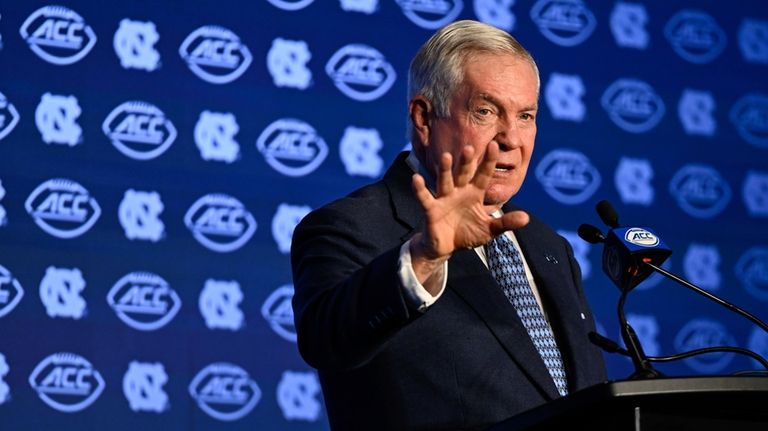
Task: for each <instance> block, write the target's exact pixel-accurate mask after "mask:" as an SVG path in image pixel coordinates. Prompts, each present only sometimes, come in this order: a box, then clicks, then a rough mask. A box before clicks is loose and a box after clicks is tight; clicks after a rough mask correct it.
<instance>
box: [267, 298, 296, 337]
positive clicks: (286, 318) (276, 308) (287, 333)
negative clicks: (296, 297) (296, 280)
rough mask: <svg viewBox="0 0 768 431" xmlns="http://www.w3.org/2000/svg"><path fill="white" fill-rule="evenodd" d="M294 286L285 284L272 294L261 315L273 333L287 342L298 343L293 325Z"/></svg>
mask: <svg viewBox="0 0 768 431" xmlns="http://www.w3.org/2000/svg"><path fill="white" fill-rule="evenodd" d="M292 299H293V285H292V284H285V285H282V286H280V287H278V288H277V289H275V290H274V292H272V293H271V294H270V295H269V297H268V298H267V299H266V301H264V304H263V305H262V306H261V315H262V316H263V317H264V319H265V320H266V321H267V323H269V326H270V327H271V328H272V330H273V331H275V333H276V334H277V335H279V336H280V337H282V338H283V339H284V340H286V341H290V342H293V343H295V342H296V326H295V325H294V323H293V307H292V306H291V300H292Z"/></svg>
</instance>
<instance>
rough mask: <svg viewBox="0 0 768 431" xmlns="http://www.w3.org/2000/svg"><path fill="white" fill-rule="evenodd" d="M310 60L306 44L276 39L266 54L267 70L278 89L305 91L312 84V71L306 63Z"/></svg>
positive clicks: (299, 41)
mask: <svg viewBox="0 0 768 431" xmlns="http://www.w3.org/2000/svg"><path fill="white" fill-rule="evenodd" d="M310 58H312V53H310V52H309V46H308V45H307V42H304V41H303V40H287V39H282V38H279V37H278V38H277V39H275V40H273V41H272V47H271V48H270V49H269V53H267V68H268V69H269V74H270V75H272V81H273V82H274V83H275V85H276V86H278V87H293V88H298V89H299V90H306V89H307V87H309V85H310V84H311V83H312V71H311V70H309V68H308V67H307V62H308V61H309V59H310Z"/></svg>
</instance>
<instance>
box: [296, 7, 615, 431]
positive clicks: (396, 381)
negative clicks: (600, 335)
mask: <svg viewBox="0 0 768 431" xmlns="http://www.w3.org/2000/svg"><path fill="white" fill-rule="evenodd" d="M539 87H540V82H539V75H538V68H537V66H536V63H535V62H534V60H533V58H532V57H531V55H530V54H529V53H528V52H527V51H526V50H525V49H524V48H523V47H522V46H521V45H520V44H519V43H518V42H517V40H515V39H514V38H513V37H512V36H510V35H509V34H507V33H506V32H504V31H501V30H499V29H496V28H494V27H491V26H488V25H485V24H481V23H478V22H474V21H459V22H456V23H453V24H450V25H448V26H446V27H445V28H443V29H441V30H439V31H438V32H437V33H436V34H435V35H433V36H432V37H431V38H430V39H429V40H428V41H427V42H426V43H425V44H424V45H423V46H422V47H421V49H420V50H419V52H418V53H417V54H416V56H415V58H414V60H413V62H412V64H411V68H410V75H409V104H408V112H409V117H410V128H411V137H412V143H413V151H411V152H410V153H404V154H402V155H401V156H400V157H398V159H397V160H396V161H395V162H394V163H393V165H392V166H391V167H390V169H389V170H388V171H387V173H386V174H385V176H384V178H383V179H382V180H381V181H378V182H376V183H374V184H371V185H369V186H367V187H364V188H362V189H360V190H357V191H355V192H353V193H352V194H350V195H349V196H346V197H344V198H342V199H340V200H337V201H335V202H333V203H331V204H329V205H327V206H325V207H323V208H320V209H318V210H316V211H313V212H312V213H311V214H309V215H308V216H307V217H305V218H304V220H303V221H302V222H301V223H300V225H299V226H298V227H297V228H296V230H295V232H294V237H293V249H292V264H293V273H294V274H293V275H294V286H295V296H294V302H293V305H294V312H295V321H296V328H297V331H298V345H299V350H300V352H301V354H302V356H303V358H304V359H305V360H306V361H307V363H308V364H310V365H311V366H313V367H315V368H317V369H318V370H319V374H320V379H321V383H322V387H323V393H324V397H325V402H326V407H327V411H328V417H329V420H330V423H331V428H332V429H333V430H335V431H339V430H354V431H362V430H397V431H403V430H475V429H483V428H486V427H488V426H490V425H492V424H494V423H496V422H498V421H501V420H503V419H505V418H508V417H510V416H513V415H515V414H517V413H520V412H522V411H524V410H527V409H530V408H533V407H536V406H538V405H541V404H543V403H546V402H547V401H549V400H552V399H555V398H557V397H560V396H564V395H566V394H567V393H568V392H570V391H575V390H578V389H581V388H584V387H587V386H590V385H593V384H596V383H599V382H600V381H602V380H604V379H605V368H604V364H603V362H602V355H601V353H600V352H599V351H598V350H597V349H596V348H595V347H594V346H592V345H591V344H590V342H589V340H588V337H587V334H588V333H589V332H590V331H592V330H594V321H593V319H592V315H591V312H590V310H589V306H588V304H587V301H586V299H585V297H584V293H583V291H582V288H581V273H580V270H579V267H578V264H577V263H576V261H575V259H574V257H573V252H572V250H571V248H570V246H569V244H568V243H567V241H566V240H565V239H563V238H562V237H560V236H559V235H557V234H556V233H555V232H554V231H553V230H552V229H551V228H550V227H548V226H547V225H545V224H544V223H543V222H542V221H540V220H539V219H538V218H536V217H534V216H532V215H530V214H528V213H526V212H523V211H521V210H519V209H518V208H517V207H515V206H513V205H512V204H510V203H509V201H510V199H511V198H512V196H514V195H515V194H516V193H517V191H518V190H519V189H520V187H521V185H522V183H523V180H524V179H525V176H526V172H527V169H528V165H529V163H530V159H531V154H532V152H533V147H534V140H535V137H536V114H537V107H538V96H539Z"/></svg>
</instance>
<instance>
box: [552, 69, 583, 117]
mask: <svg viewBox="0 0 768 431" xmlns="http://www.w3.org/2000/svg"><path fill="white" fill-rule="evenodd" d="M585 91H586V90H585V89H584V82H582V80H581V77H580V76H579V75H564V74H561V73H553V74H552V75H551V76H550V77H549V82H547V88H546V89H545V90H544V97H545V99H546V101H547V107H548V108H549V110H550V112H551V113H552V117H554V118H555V119H557V120H567V121H576V122H581V121H583V120H584V115H585V114H586V113H587V107H586V106H584V101H583V100H581V98H582V97H583V96H584V93H585Z"/></svg>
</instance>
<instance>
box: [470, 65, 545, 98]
mask: <svg viewBox="0 0 768 431" xmlns="http://www.w3.org/2000/svg"><path fill="white" fill-rule="evenodd" d="M463 72H464V79H463V83H462V84H463V85H462V87H463V90H464V92H467V91H468V92H469V93H470V94H464V96H476V95H479V94H485V95H488V96H492V97H495V98H507V97H515V98H524V99H531V100H527V101H526V102H528V103H535V102H536V100H537V99H538V82H539V81H538V77H537V75H536V71H535V69H534V66H533V65H532V64H531V63H530V62H529V61H528V60H527V59H525V58H522V57H520V56H517V55H514V54H495V53H493V54H492V53H477V54H472V55H470V56H468V57H467V58H466V60H465V61H464V64H463ZM521 102H522V100H521Z"/></svg>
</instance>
